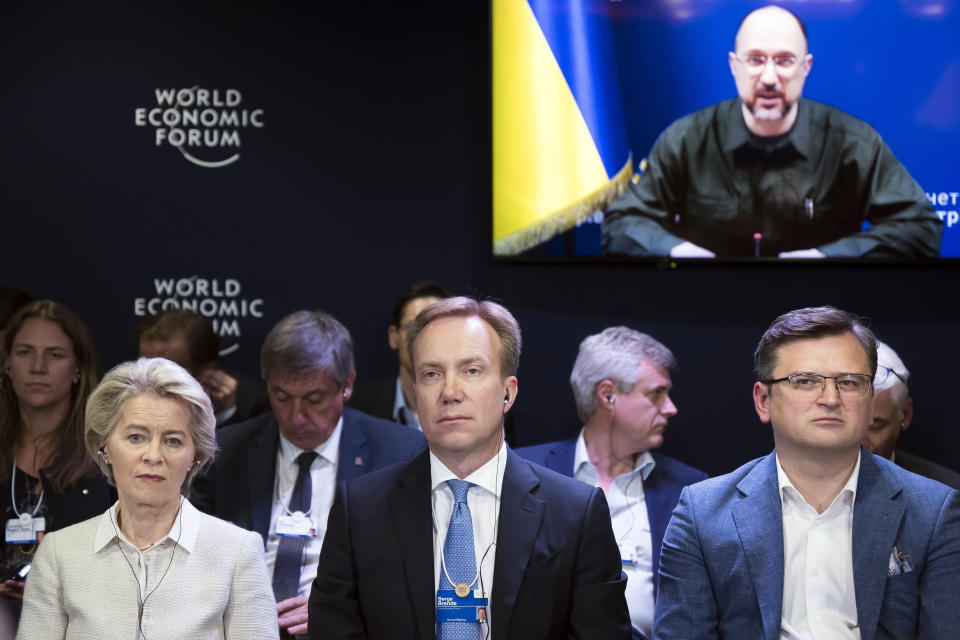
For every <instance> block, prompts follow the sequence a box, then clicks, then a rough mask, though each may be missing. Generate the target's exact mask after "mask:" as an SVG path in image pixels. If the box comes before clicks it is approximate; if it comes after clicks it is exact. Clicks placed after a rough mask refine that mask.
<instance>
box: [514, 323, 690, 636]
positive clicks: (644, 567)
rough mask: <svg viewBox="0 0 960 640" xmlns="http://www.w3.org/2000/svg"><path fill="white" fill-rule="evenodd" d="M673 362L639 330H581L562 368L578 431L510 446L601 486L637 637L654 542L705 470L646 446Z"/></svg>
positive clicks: (656, 551)
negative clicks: (567, 369) (568, 367)
mask: <svg viewBox="0 0 960 640" xmlns="http://www.w3.org/2000/svg"><path fill="white" fill-rule="evenodd" d="M674 366H676V361H675V360H674V357H673V353H671V351H670V349H668V348H667V347H666V346H664V345H663V344H661V343H660V342H658V341H657V340H655V339H653V338H652V337H650V336H648V335H647V334H645V333H640V332H639V331H634V330H633V329H629V328H627V327H610V328H608V329H605V330H604V331H602V332H601V333H598V334H596V335H592V336H588V337H587V338H586V339H585V340H584V341H583V342H581V343H580V351H579V353H578V354H577V360H576V362H575V363H574V365H573V372H572V373H571V374H570V385H571V386H572V387H573V397H574V400H575V401H576V405H577V414H578V415H579V416H580V420H581V421H582V422H583V430H582V431H581V432H580V435H579V436H578V437H577V438H574V439H572V440H562V441H559V442H550V443H547V444H541V445H537V446H534V447H523V448H520V449H517V453H518V454H520V455H521V456H523V457H524V458H526V459H528V460H530V461H532V462H536V463H537V464H541V465H543V466H545V467H547V468H548V469H553V470H554V471H557V472H559V473H562V474H564V475H567V476H573V477H574V478H577V479H578V480H583V481H584V482H587V483H589V484H591V485H593V486H595V487H601V488H602V489H603V492H604V494H606V497H607V501H608V502H609V504H610V514H611V518H612V524H613V532H614V536H615V537H616V538H617V543H618V545H619V547H620V556H621V558H622V562H623V567H624V572H625V573H626V575H627V593H626V595H627V604H628V606H629V607H630V619H631V622H632V623H633V629H634V635H635V637H638V638H649V637H650V629H651V627H652V625H653V603H654V598H655V595H656V590H657V585H656V576H657V570H658V568H659V566H660V545H661V542H662V541H663V532H664V531H665V530H666V528H667V523H668V522H669V521H670V514H672V513H673V508H674V507H675V506H677V500H678V499H679V498H680V490H681V489H683V487H685V486H686V485H688V484H692V483H694V482H699V481H700V480H703V479H704V478H706V477H707V475H706V474H705V473H703V472H702V471H698V470H697V469H694V468H692V467H688V466H687V465H685V464H683V463H682V462H678V461H677V460H674V459H673V458H670V457H669V456H665V455H663V454H660V453H654V452H653V449H656V448H657V447H659V446H660V445H662V444H663V433H664V430H665V429H666V427H667V421H668V420H669V419H670V418H671V417H673V416H675V415H676V414H677V408H676V406H675V405H674V404H673V401H672V400H671V399H670V389H671V381H670V371H669V370H670V369H671V368H673V367H674Z"/></svg>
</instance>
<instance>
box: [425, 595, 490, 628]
mask: <svg viewBox="0 0 960 640" xmlns="http://www.w3.org/2000/svg"><path fill="white" fill-rule="evenodd" d="M486 607H487V598H484V597H483V593H482V592H481V591H480V589H474V590H473V591H472V592H467V594H466V595H464V596H463V597H461V596H458V595H457V592H456V591H455V590H454V589H438V590H437V622H483V621H485V620H486V619H487V615H486V614H487V610H486Z"/></svg>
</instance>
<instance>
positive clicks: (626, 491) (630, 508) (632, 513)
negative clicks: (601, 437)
mask: <svg viewBox="0 0 960 640" xmlns="http://www.w3.org/2000/svg"><path fill="white" fill-rule="evenodd" d="M607 402H609V404H610V408H611V409H612V410H613V415H611V417H610V428H609V429H608V431H609V433H610V454H611V455H612V454H613V425H614V424H616V422H617V405H616V404H614V402H613V398H612V396H607ZM619 461H620V460H619V459H617V462H619ZM634 464H636V463H634ZM635 471H636V470H634V473H633V475H631V476H630V480H629V481H628V482H627V486H625V487H624V488H623V497H624V499H625V500H626V503H627V511H628V512H629V513H630V526H629V527H627V530H626V532H625V533H624V534H623V535H622V536H620V539H619V540H617V550H618V551H619V549H620V545H622V544H623V541H624V540H626V539H627V536H629V535H630V533H631V532H632V531H633V527H634V525H636V524H637V514H636V512H635V511H634V509H633V507H635V506H637V505H638V504H640V500H639V499H638V500H637V502H636V504H634V505H631V504H630V485H631V484H633V481H634V480H635V479H636V477H637V475H636V473H635ZM611 486H612V484H611ZM621 557H622V556H621Z"/></svg>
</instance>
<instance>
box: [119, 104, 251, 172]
mask: <svg viewBox="0 0 960 640" xmlns="http://www.w3.org/2000/svg"><path fill="white" fill-rule="evenodd" d="M154 94H155V97H156V101H157V104H156V106H152V107H137V108H136V109H134V112H133V122H134V124H135V125H136V126H138V127H153V128H154V130H155V142H156V146H158V147H160V146H163V145H164V144H168V145H170V146H172V147H174V148H176V149H177V150H178V151H179V152H180V153H181V154H183V157H184V158H186V159H187V160H189V161H190V162H192V163H193V164H196V165H199V166H201V167H207V168H210V169H216V168H219V167H225V166H227V165H229V164H233V163H234V162H236V161H237V160H239V159H240V146H241V132H242V133H243V135H244V136H245V135H246V133H247V131H250V130H252V129H262V128H263V124H264V111H263V109H260V108H254V109H251V108H249V107H247V106H245V105H244V104H243V95H242V94H241V93H240V91H239V90H238V89H201V88H200V87H196V86H194V87H190V88H188V89H154Z"/></svg>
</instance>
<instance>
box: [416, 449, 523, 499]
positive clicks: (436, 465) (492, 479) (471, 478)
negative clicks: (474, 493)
mask: <svg viewBox="0 0 960 640" xmlns="http://www.w3.org/2000/svg"><path fill="white" fill-rule="evenodd" d="M506 466H507V444H506V443H505V442H504V443H501V445H500V450H499V451H497V455H495V456H493V457H492V458H490V459H489V460H487V461H486V462H485V463H484V464H483V465H482V466H481V467H480V468H479V469H477V470H476V471H474V472H473V473H471V474H470V475H468V476H467V477H466V478H464V480H466V481H467V482H471V483H473V484H475V485H477V486H480V487H483V488H484V489H486V490H487V491H489V492H490V493H491V494H493V495H495V496H496V497H498V498H499V497H500V492H501V490H502V489H503V471H504V469H505V468H506ZM430 480H431V483H432V484H431V485H430V489H431V491H435V490H436V489H437V487H439V486H440V485H442V484H444V483H446V481H447V480H459V478H458V477H457V474H455V473H454V472H453V471H450V469H448V468H447V465H445V464H443V462H442V461H441V460H440V458H438V457H437V456H436V455H434V453H433V451H431V452H430Z"/></svg>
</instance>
